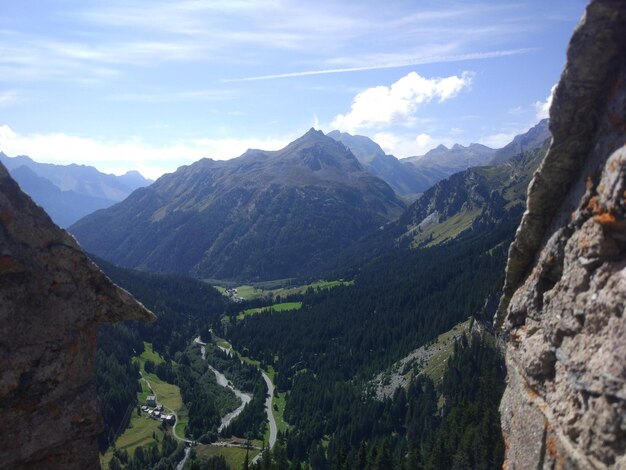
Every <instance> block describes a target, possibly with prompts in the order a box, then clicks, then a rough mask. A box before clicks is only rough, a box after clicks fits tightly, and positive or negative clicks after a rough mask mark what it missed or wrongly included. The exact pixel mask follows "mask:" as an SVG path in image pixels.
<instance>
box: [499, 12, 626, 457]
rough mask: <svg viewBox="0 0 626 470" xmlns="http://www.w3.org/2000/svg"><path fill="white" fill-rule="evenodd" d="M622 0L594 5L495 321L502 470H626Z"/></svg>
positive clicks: (625, 37)
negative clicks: (501, 364)
mask: <svg viewBox="0 0 626 470" xmlns="http://www.w3.org/2000/svg"><path fill="white" fill-rule="evenodd" d="M625 58H626V2H624V1H623V0H621V1H616V0H596V1H592V2H591V3H590V4H589V6H588V8H587V11H586V13H585V16H584V17H583V18H582V20H581V22H580V24H579V26H578V28H577V29H576V31H575V32H574V35H573V37H572V40H571V42H570V46H569V50H568V62H567V65H566V67H565V70H564V72H563V75H562V77H561V80H560V82H559V85H558V87H557V89H556V93H555V96H554V101H553V105H552V109H551V111H550V131H551V133H552V136H553V141H552V144H551V146H550V149H549V150H548V153H547V155H546V157H545V159H544V161H543V163H542V164H541V166H540V168H539V170H538V171H537V173H536V174H535V176H534V179H533V181H532V182H531V184H530V186H529V191H528V206H527V210H526V213H525V214H524V217H523V219H522V222H521V225H520V227H519V229H518V232H517V235H516V238H515V241H514V243H513V245H512V246H511V249H510V252H509V261H508V265H507V273H506V283H505V290H504V295H503V298H502V300H501V303H500V307H499V310H498V313H497V315H496V324H497V325H498V326H499V327H500V328H501V333H502V338H503V340H504V341H505V344H506V346H505V347H506V363H507V369H508V374H509V377H508V385H507V389H506V392H505V394H504V397H503V400H502V404H501V407H500V410H501V414H502V424H503V430H504V433H505V440H506V445H507V460H506V463H505V465H506V468H508V469H513V468H515V469H518V468H524V469H525V468H533V469H535V468H536V469H541V468H546V469H547V468H580V469H587V468H592V469H593V468H626V455H625V454H626V60H625Z"/></svg>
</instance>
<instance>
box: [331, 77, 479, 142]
mask: <svg viewBox="0 0 626 470" xmlns="http://www.w3.org/2000/svg"><path fill="white" fill-rule="evenodd" d="M472 78H473V75H472V74H471V73H469V72H463V73H462V74H461V76H456V75H453V76H450V77H445V78H430V79H429V78H424V77H422V76H420V75H418V74H417V73H415V72H411V73H409V74H408V75H406V76H404V77H402V78H401V79H400V80H398V81H397V82H395V83H393V84H392V85H391V86H390V87H386V86H377V87H374V88H368V89H366V90H364V91H362V92H360V93H359V94H358V95H356V96H355V98H354V100H353V101H352V106H351V109H350V111H349V112H348V113H346V114H339V115H337V116H336V117H335V119H334V120H333V122H332V123H331V126H332V127H333V128H336V129H339V130H342V131H348V132H353V131H355V130H356V129H363V128H372V127H383V126H389V125H391V124H398V123H406V122H410V121H411V118H412V117H413V114H414V113H415V111H416V110H417V108H418V107H419V106H420V105H421V104H423V103H428V102H430V101H432V100H435V99H438V100H439V102H442V101H445V100H447V99H450V98H453V97H454V96H456V95H457V94H458V93H459V92H460V91H461V90H462V89H464V88H467V87H469V86H470V85H471V83H472Z"/></svg>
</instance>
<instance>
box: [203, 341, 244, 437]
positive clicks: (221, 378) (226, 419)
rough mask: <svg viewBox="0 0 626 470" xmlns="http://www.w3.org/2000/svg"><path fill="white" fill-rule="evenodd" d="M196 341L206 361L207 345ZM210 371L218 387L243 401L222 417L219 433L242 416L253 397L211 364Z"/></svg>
mask: <svg viewBox="0 0 626 470" xmlns="http://www.w3.org/2000/svg"><path fill="white" fill-rule="evenodd" d="M194 341H195V342H196V343H197V344H198V345H200V353H201V354H202V359H206V348H205V346H206V343H203V342H201V341H200V338H199V337H198V338H196V339H195V340H194ZM209 369H211V370H212V371H213V374H215V380H217V383H218V385H221V386H222V387H226V388H229V389H230V390H232V391H233V393H234V394H235V396H236V397H237V398H239V400H240V401H241V405H239V407H237V409H235V410H233V411H231V412H230V413H228V414H226V415H224V416H222V422H221V423H220V426H219V427H218V428H217V431H218V432H220V431H221V430H222V429H224V428H225V427H226V426H228V425H229V424H230V422H231V421H232V420H233V419H235V418H236V417H237V416H239V415H240V414H241V412H242V411H243V409H244V408H245V407H246V405H247V404H248V403H250V400H252V395H250V394H249V393H244V392H242V391H241V390H239V389H236V388H235V387H234V386H233V385H232V383H231V382H230V381H229V380H228V379H227V378H226V376H225V375H224V374H222V373H221V372H220V371H219V370H217V369H216V368H215V367H213V366H212V365H210V364H209Z"/></svg>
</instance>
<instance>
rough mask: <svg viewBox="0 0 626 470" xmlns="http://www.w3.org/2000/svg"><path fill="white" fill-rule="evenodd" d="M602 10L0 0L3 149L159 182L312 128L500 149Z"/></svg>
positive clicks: (531, 5) (398, 146)
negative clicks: (574, 37) (581, 24)
mask: <svg viewBox="0 0 626 470" xmlns="http://www.w3.org/2000/svg"><path fill="white" fill-rule="evenodd" d="M586 3H587V2H586V1H583V0H552V1H549V2H547V1H545V0H532V1H519V2H503V1H501V0H493V1H483V2H481V1H469V0H433V1H429V0H411V1H402V0H393V1H388V2H381V1H380V0H375V1H369V0H358V1H352V0H346V1H326V0H319V1H308V0H263V1H251V0H209V1H203V0H181V1H170V0H166V1H163V0H150V1H149V0H142V1H136V0H135V1H133V0H124V1H120V0H106V1H98V0H94V1H84V0H55V1H52V0H49V1H40V0H20V1H15V0H0V151H4V152H5V153H6V154H7V155H9V156H17V155H29V156H30V157H31V158H33V159H34V160H36V161H40V162H50V163H61V164H67V163H81V164H87V165H93V166H95V167H97V168H98V169H99V170H101V171H104V172H107V173H115V174H121V173H124V172H125V171H128V170H138V171H140V172H141V173H142V174H144V175H145V176H148V177H150V178H157V177H158V176H160V175H161V174H163V173H165V172H171V171H174V170H175V169H176V168H177V167H179V166H181V165H186V164H189V163H192V162H194V161H196V160H199V159H200V158H205V157H207V158H214V159H228V158H233V157H237V156H239V155H241V154H242V153H243V152H244V151H245V150H246V149H248V148H261V149H264V150H275V149H279V148H282V147H284V146H285V145H286V144H287V143H289V142H290V141H293V140H294V139H296V138H297V137H298V136H300V135H302V134H303V133H305V132H306V131H307V130H308V129H309V128H311V127H315V128H316V129H321V130H323V131H324V132H329V131H331V130H333V129H339V130H341V131H343V132H349V133H351V134H358V135H365V136H368V137H370V138H372V139H374V140H375V141H376V142H378V143H379V144H380V145H381V146H382V147H383V149H384V150H385V151H386V152H387V153H390V154H393V155H395V156H396V157H398V158H403V157H409V156H414V155H422V154H424V153H425V152H426V151H428V150H429V149H431V148H434V147H436V146H438V145H439V144H444V145H447V146H451V145H453V144H454V143H460V144H462V145H468V144H469V143H472V142H479V143H482V144H485V145H488V146H491V147H495V148H498V147H502V146H504V145H505V144H506V143H508V142H509V141H510V140H511V139H512V138H513V137H514V136H515V135H516V134H519V133H522V132H524V131H526V130H527V129H528V128H529V127H531V126H532V125H533V124H535V123H536V122H537V121H538V120H539V119H541V118H543V117H546V116H547V111H548V106H549V100H550V95H551V90H552V88H553V86H554V85H555V84H556V83H557V81H558V79H559V76H560V74H561V72H562V69H563V66H564V64H565V57H566V55H565V54H566V48H567V43H568V41H569V38H570V36H571V34H572V31H573V29H574V28H575V26H576V24H577V22H578V20H579V18H580V17H581V15H582V13H583V11H584V8H585V5H586Z"/></svg>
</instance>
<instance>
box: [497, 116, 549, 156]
mask: <svg viewBox="0 0 626 470" xmlns="http://www.w3.org/2000/svg"><path fill="white" fill-rule="evenodd" d="M549 138H551V135H550V129H548V120H547V119H542V120H541V121H539V122H538V123H537V124H536V125H535V126H533V127H531V128H530V129H529V130H528V132H525V133H524V134H520V135H517V136H515V138H514V139H513V141H512V142H511V143H509V144H507V145H505V146H504V147H502V148H501V149H499V150H498V151H496V153H495V154H494V155H493V158H492V159H491V160H490V161H489V164H490V165H498V164H500V163H503V162H506V161H507V160H509V159H510V158H511V157H514V156H515V155H519V154H520V153H523V152H529V151H531V150H534V149H536V148H539V147H541V146H543V144H544V142H545V140H546V139H549Z"/></svg>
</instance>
